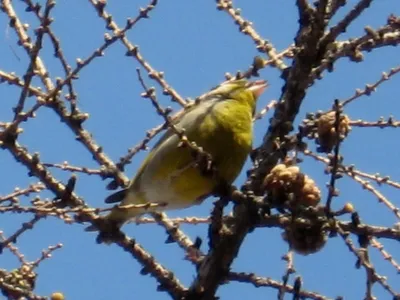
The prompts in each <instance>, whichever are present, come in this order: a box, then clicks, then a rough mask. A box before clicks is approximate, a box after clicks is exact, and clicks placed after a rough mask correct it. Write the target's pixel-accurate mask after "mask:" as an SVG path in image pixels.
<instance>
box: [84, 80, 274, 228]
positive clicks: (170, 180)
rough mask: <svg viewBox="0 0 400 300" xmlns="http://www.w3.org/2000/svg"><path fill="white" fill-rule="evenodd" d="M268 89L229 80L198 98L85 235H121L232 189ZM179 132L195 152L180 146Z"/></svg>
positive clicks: (110, 198)
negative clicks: (139, 221)
mask: <svg viewBox="0 0 400 300" xmlns="http://www.w3.org/2000/svg"><path fill="white" fill-rule="evenodd" d="M267 86H268V83H267V81H265V80H255V81H248V80H246V79H234V80H228V81H225V82H223V83H222V84H220V85H219V86H217V87H215V88H214V89H212V90H211V91H209V92H208V93H206V94H204V95H202V96H201V97H199V98H197V99H198V101H194V104H193V105H192V106H190V107H188V108H185V109H184V110H183V112H182V113H181V114H180V115H179V117H177V118H176V119H174V120H173V121H172V125H173V127H174V128H175V130H174V128H172V126H169V128H168V129H167V130H166V132H165V133H164V135H163V136H162V137H161V138H160V139H159V141H158V142H157V143H156V144H155V145H154V147H153V148H152V150H151V151H150V152H149V154H148V155H147V157H146V158H145V159H144V161H143V163H142V165H141V166H140V168H139V169H138V171H137V173H136V175H135V177H134V178H133V179H132V180H131V182H130V184H129V186H128V187H127V188H125V189H122V190H120V191H118V192H115V193H113V194H111V195H110V196H108V197H107V198H106V199H105V202H106V203H109V204H110V203H118V204H116V205H115V206H114V207H113V208H112V209H111V211H110V212H109V213H108V214H107V215H105V216H99V217H98V219H97V220H95V222H93V224H92V225H91V226H89V227H88V228H87V229H86V230H87V231H97V230H100V231H104V230H109V231H114V230H119V229H120V228H121V226H122V225H124V224H125V223H127V222H129V221H132V219H135V218H136V217H138V216H140V215H143V214H145V213H149V212H153V211H163V210H171V209H182V208H186V207H189V206H192V205H196V204H200V203H201V202H203V200H204V199H206V198H207V197H209V196H210V195H211V194H213V193H215V190H216V189H217V188H218V187H219V186H221V185H230V184H232V183H233V181H234V180H235V179H236V178H237V176H238V175H239V173H240V171H241V169H242V168H243V165H244V163H245V161H246V159H247V156H248V154H249V153H250V151H251V150H252V141H253V117H254V114H255V110H256V103H257V99H258V98H259V96H260V95H261V94H262V93H263V91H264V90H265V89H266V88H267ZM177 130H178V131H182V132H183V135H184V136H185V137H186V139H187V141H188V142H189V143H194V144H193V145H195V146H194V147H188V146H187V145H186V146H185V145H183V143H182V136H181V137H179V135H178V134H177ZM191 145H192V144H191ZM193 148H195V149H193ZM196 149H198V150H199V151H196ZM196 152H201V153H206V154H207V155H208V156H206V157H207V159H206V160H204V159H201V157H203V158H204V157H205V156H204V155H203V156H202V155H199V153H196ZM199 157H200V158H199ZM202 161H203V163H202ZM210 162H211V166H212V167H211V168H210ZM141 204H142V206H141ZM146 204H147V205H146ZM100 224H101V226H100Z"/></svg>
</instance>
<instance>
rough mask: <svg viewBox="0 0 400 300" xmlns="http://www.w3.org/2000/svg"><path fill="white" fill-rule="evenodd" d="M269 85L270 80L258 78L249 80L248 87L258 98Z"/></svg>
mask: <svg viewBox="0 0 400 300" xmlns="http://www.w3.org/2000/svg"><path fill="white" fill-rule="evenodd" d="M267 87H268V82H267V81H266V80H256V81H252V82H249V85H248V87H247V89H248V90H249V91H251V92H252V93H253V95H254V97H255V98H258V97H260V95H261V94H262V93H263V92H264V90H265V89H266V88H267Z"/></svg>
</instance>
